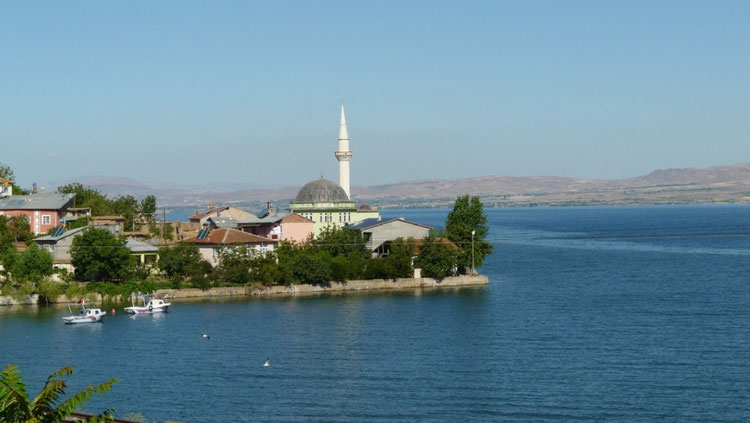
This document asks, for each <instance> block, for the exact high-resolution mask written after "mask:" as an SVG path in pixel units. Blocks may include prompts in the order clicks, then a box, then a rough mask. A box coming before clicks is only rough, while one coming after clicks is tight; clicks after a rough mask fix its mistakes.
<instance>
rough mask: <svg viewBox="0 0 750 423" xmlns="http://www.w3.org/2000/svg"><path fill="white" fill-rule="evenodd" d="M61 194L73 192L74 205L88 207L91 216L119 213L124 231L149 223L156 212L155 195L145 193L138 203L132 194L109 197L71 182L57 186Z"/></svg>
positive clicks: (88, 187) (78, 183)
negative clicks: (123, 219) (122, 220)
mask: <svg viewBox="0 0 750 423" xmlns="http://www.w3.org/2000/svg"><path fill="white" fill-rule="evenodd" d="M57 192H58V193H61V194H75V195H76V196H75V203H76V207H88V208H90V209H91V215H92V216H105V215H111V214H115V215H120V216H122V217H124V218H125V221H124V226H125V228H124V229H125V230H126V231H134V230H136V229H137V226H138V224H139V223H150V222H153V221H154V213H156V197H154V196H153V195H147V196H146V197H144V198H143V199H142V200H141V202H140V203H139V202H138V200H136V199H135V197H133V196H132V195H122V196H119V197H115V198H114V199H110V198H108V197H107V195H106V194H103V193H101V192H99V191H98V190H96V189H94V188H91V187H90V186H88V185H83V184H81V183H80V182H71V183H69V184H66V185H62V186H59V187H57Z"/></svg>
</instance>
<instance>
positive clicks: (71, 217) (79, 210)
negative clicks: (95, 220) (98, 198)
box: [60, 207, 91, 226]
mask: <svg viewBox="0 0 750 423" xmlns="http://www.w3.org/2000/svg"><path fill="white" fill-rule="evenodd" d="M90 218H91V208H90V207H70V208H68V211H67V212H66V213H65V216H63V218H62V219H60V221H61V222H64V223H65V226H69V225H70V222H75V221H77V220H79V219H90Z"/></svg>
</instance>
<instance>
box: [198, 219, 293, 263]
mask: <svg viewBox="0 0 750 423" xmlns="http://www.w3.org/2000/svg"><path fill="white" fill-rule="evenodd" d="M183 242H188V243H191V244H195V245H197V246H198V251H199V252H200V254H201V257H202V258H203V259H204V260H206V261H207V262H209V263H211V265H212V266H216V265H218V264H219V256H220V253H221V250H222V249H224V248H238V247H239V248H246V249H248V250H251V251H254V252H256V253H258V254H265V253H266V252H269V251H273V249H274V246H275V245H277V244H278V243H279V241H277V240H273V239H269V238H264V237H261V236H258V235H253V234H250V233H247V232H242V231H240V230H237V229H230V228H222V229H208V228H206V229H203V230H201V231H200V233H199V234H198V236H196V237H194V238H189V239H186V240H185V241H183Z"/></svg>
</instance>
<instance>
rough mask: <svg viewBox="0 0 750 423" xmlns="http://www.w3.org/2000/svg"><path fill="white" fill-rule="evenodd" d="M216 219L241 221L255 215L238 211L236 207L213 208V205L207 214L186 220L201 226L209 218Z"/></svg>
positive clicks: (200, 214) (196, 215)
mask: <svg viewBox="0 0 750 423" xmlns="http://www.w3.org/2000/svg"><path fill="white" fill-rule="evenodd" d="M218 217H231V218H232V219H236V220H242V219H250V218H252V217H255V215H254V214H252V213H248V212H246V211H244V210H241V209H238V208H236V207H231V206H222V207H216V208H214V207H213V204H211V207H210V208H209V210H208V211H207V212H205V213H196V214H194V215H192V216H190V217H188V220H189V221H190V222H193V223H199V224H200V225H201V226H202V225H205V224H206V220H208V219H210V218H218Z"/></svg>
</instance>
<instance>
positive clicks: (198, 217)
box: [188, 206, 229, 220]
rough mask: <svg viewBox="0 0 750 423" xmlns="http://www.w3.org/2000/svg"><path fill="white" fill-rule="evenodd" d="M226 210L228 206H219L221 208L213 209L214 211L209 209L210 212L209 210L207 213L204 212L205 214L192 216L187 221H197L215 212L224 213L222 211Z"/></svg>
mask: <svg viewBox="0 0 750 423" xmlns="http://www.w3.org/2000/svg"><path fill="white" fill-rule="evenodd" d="M228 208H229V206H221V207H216V208H214V209H211V210H209V211H207V212H205V213H198V214H194V215H192V216H190V217H188V219H189V220H198V219H202V218H203V217H205V216H208V215H209V214H213V213H217V212H220V211H224V210H226V209H228Z"/></svg>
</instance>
